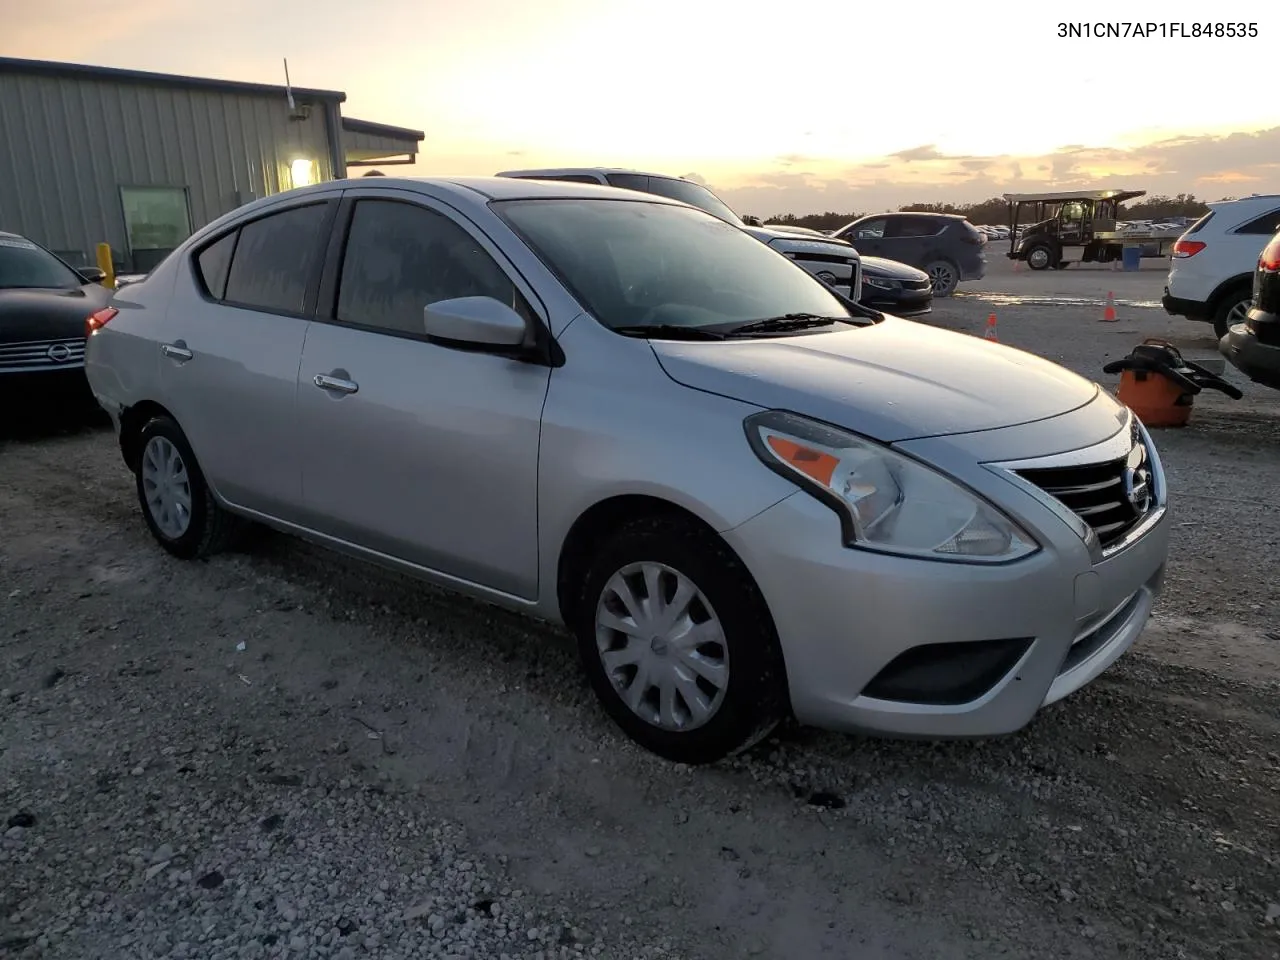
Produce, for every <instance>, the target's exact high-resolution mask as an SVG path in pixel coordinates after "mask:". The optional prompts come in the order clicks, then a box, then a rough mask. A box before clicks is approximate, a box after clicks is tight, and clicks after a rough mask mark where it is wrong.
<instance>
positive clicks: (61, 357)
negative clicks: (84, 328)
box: [45, 343, 71, 363]
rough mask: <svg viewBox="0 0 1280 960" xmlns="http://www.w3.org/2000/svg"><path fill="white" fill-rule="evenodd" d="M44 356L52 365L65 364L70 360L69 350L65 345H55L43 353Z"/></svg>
mask: <svg viewBox="0 0 1280 960" xmlns="http://www.w3.org/2000/svg"><path fill="white" fill-rule="evenodd" d="M45 356H47V357H48V358H49V359H50V360H52V361H53V362H54V363H65V362H66V361H67V360H70V359H71V348H70V347H68V346H67V345H66V344H65V343H55V344H54V345H53V346H51V347H50V348H49V349H48V350H46V351H45Z"/></svg>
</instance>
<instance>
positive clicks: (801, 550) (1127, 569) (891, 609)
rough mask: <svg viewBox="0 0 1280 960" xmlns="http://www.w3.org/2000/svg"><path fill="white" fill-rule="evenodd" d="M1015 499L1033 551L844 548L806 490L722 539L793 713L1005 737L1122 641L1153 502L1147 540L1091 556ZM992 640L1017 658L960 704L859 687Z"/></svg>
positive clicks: (843, 724) (1157, 553)
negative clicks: (907, 665)
mask: <svg viewBox="0 0 1280 960" xmlns="http://www.w3.org/2000/svg"><path fill="white" fill-rule="evenodd" d="M1157 463H1158V461H1157ZM1157 469H1158V467H1157ZM1163 483H1164V481H1163V475H1161V480H1160V485H1161V488H1162V489H1163ZM1019 496H1020V495H1019V494H1014V495H1013V498H1012V499H1011V500H1008V501H1006V504H1007V503H1017V505H1018V506H1017V510H1016V511H1015V512H1014V515H1015V516H1016V517H1017V519H1018V520H1019V522H1020V523H1022V524H1023V525H1024V526H1027V527H1028V528H1029V529H1030V531H1031V532H1032V533H1033V534H1034V535H1035V537H1036V539H1037V540H1038V541H1039V542H1040V543H1041V545H1042V549H1041V550H1040V551H1039V552H1037V553H1036V554H1033V555H1032V556H1030V557H1027V558H1025V559H1023V560H1021V561H1017V562H1014V563H1010V564H1006V565H999V566H997V565H979V564H959V563H945V562H937V561H929V560H915V559H907V558H901V557H895V556H889V555H885V554H877V553H872V552H870V551H865V550H859V549H851V548H847V547H844V546H843V545H842V543H841V541H840V536H839V523H838V520H837V517H836V516H835V514H834V513H833V512H832V510H831V509H830V508H829V507H827V506H826V505H824V504H822V503H820V502H819V501H818V500H816V499H815V498H813V497H812V496H810V495H809V494H808V493H805V492H803V491H798V492H797V493H795V494H794V495H792V496H790V497H788V498H787V499H785V500H783V501H782V502H781V503H778V504H776V505H775V506H773V507H771V508H770V509H768V510H766V511H764V512H763V513H761V514H759V515H758V516H756V517H754V518H753V519H752V520H750V521H748V522H747V523H745V524H743V525H741V526H740V527H737V528H735V529H734V530H731V531H729V532H728V533H727V534H725V536H726V538H727V540H728V541H729V543H730V545H731V546H732V547H733V548H734V549H735V550H736V551H737V552H738V554H739V556H741V557H742V559H743V561H744V562H745V563H746V564H747V566H748V568H749V569H751V571H752V573H753V575H754V576H755V578H756V580H757V583H758V584H759V586H760V589H761V591H762V592H763V594H764V596H765V599H766V601H767V603H768V605H769V608H770V610H771V611H772V614H773V617H774V622H775V626H776V627H777V630H778V635H779V639H780V641H781V645H782V649H783V655H784V658H785V661H786V667H787V680H788V686H789V691H790V696H791V705H792V709H793V711H794V713H795V715H796V717H797V719H798V720H800V722H802V723H806V724H812V725H814V726H818V727H823V728H826V729H833V730H842V731H847V732H861V733H875V734H885V735H891V736H901V737H924V738H956V737H983V736H996V735H1002V734H1007V733H1012V732H1014V731H1016V730H1018V729H1020V728H1022V727H1023V726H1025V725H1026V724H1027V723H1028V722H1030V720H1031V719H1032V718H1033V717H1034V716H1035V714H1036V712H1037V711H1038V710H1039V709H1040V708H1041V707H1043V706H1045V705H1047V704H1050V703H1053V702H1055V701H1057V700H1059V699H1061V698H1063V697H1065V696H1067V695H1068V694H1070V693H1072V692H1074V691H1076V690H1078V689H1080V688H1081V687H1083V686H1084V685H1086V684H1087V683H1089V682H1090V681H1092V680H1093V679H1094V678H1095V677H1097V676H1098V675H1099V674H1100V673H1102V672H1103V671H1104V670H1106V669H1107V667H1109V666H1110V665H1111V664H1112V663H1113V662H1114V661H1115V660H1116V659H1117V658H1118V657H1120V656H1121V655H1122V654H1123V653H1124V652H1125V651H1126V650H1127V649H1129V647H1130V646H1132V644H1133V643H1134V641H1135V640H1136V639H1137V638H1138V636H1139V634H1140V633H1141V632H1142V630H1143V628H1144V627H1145V625H1146V623H1147V620H1148V618H1149V616H1150V614H1151V610H1152V606H1153V604H1154V602H1155V600H1156V598H1157V596H1158V595H1159V593H1160V590H1161V587H1162V585H1163V581H1164V572H1165V559H1166V556H1167V552H1168V512H1167V505H1166V504H1165V502H1164V501H1163V498H1162V500H1161V503H1160V506H1159V507H1158V509H1157V510H1155V511H1153V513H1152V514H1151V522H1150V523H1149V525H1148V526H1147V527H1146V532H1145V533H1144V534H1143V535H1142V536H1141V537H1139V538H1138V539H1136V541H1135V542H1133V543H1131V544H1130V545H1129V546H1127V547H1126V548H1124V549H1122V550H1118V551H1117V552H1114V553H1111V554H1110V555H1108V556H1105V557H1100V556H1099V555H1098V554H1097V553H1096V552H1095V551H1094V550H1093V549H1091V548H1090V547H1089V546H1088V545H1087V544H1086V542H1085V540H1083V539H1082V538H1081V537H1080V536H1079V534H1078V533H1077V532H1076V531H1075V530H1073V529H1072V528H1071V527H1070V526H1068V524H1067V523H1066V522H1064V521H1063V520H1062V519H1060V518H1059V516H1058V515H1056V514H1055V513H1053V512H1051V511H1050V510H1048V509H1043V508H1042V509H1043V512H1042V513H1040V514H1038V515H1037V513H1036V509H1035V507H1032V506H1029V505H1028V503H1025V502H1022V501H1020V500H1019V499H1018V498H1019ZM1028 520H1033V521H1035V522H1030V523H1029V522H1028ZM1002 642H1007V644H1008V645H1009V649H1010V650H1011V651H1012V652H1013V654H1014V659H1012V660H1009V661H1007V662H1006V663H1005V664H1004V665H1003V666H1001V665H999V664H997V667H998V670H997V671H996V672H995V673H994V674H993V673H991V672H990V671H988V674H987V677H986V679H985V680H984V681H983V682H982V684H981V686H980V687H979V688H978V689H976V690H974V691H973V695H972V696H967V695H966V698H965V699H960V700H957V699H956V698H954V697H953V698H950V699H945V698H943V699H944V701H945V702H939V698H936V697H931V698H926V697H921V698H918V699H915V700H913V699H911V698H909V697H905V696H895V697H892V698H886V697H884V696H882V695H879V693H877V695H875V696H872V695H869V694H868V692H867V691H868V689H869V688H870V689H873V690H875V691H879V690H882V689H884V686H883V678H884V677H885V675H886V673H888V672H890V671H892V670H894V669H896V667H895V665H896V664H900V663H903V662H904V661H905V659H909V657H910V656H911V655H914V653H915V652H916V651H919V650H920V649H921V648H922V647H925V646H926V645H935V644H943V645H947V646H948V647H949V649H951V650H952V651H956V650H959V651H960V653H959V657H960V659H958V660H953V661H951V662H952V664H957V663H958V664H960V665H961V669H965V667H964V666H963V665H964V657H965V656H966V654H967V653H968V651H969V650H972V651H974V654H973V656H974V657H977V656H978V655H979V654H978V651H979V650H980V649H981V648H982V647H983V646H989V645H991V644H993V643H995V644H999V643H1002ZM965 644H972V645H973V646H972V647H964V648H963V649H962V645H965ZM908 651H912V654H908ZM935 666H936V665H935ZM944 668H945V667H944ZM935 675H936V674H935Z"/></svg>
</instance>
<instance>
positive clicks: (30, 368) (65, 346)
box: [0, 338, 84, 373]
mask: <svg viewBox="0 0 1280 960" xmlns="http://www.w3.org/2000/svg"><path fill="white" fill-rule="evenodd" d="M83 365H84V339H83V338H76V339H74V340H29V341H27V342H26V343H0V372H4V373H38V372H43V371H46V370H62V369H73V368H75V367H79V366H83Z"/></svg>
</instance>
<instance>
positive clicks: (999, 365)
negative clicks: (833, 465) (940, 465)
mask: <svg viewBox="0 0 1280 960" xmlns="http://www.w3.org/2000/svg"><path fill="white" fill-rule="evenodd" d="M650 342H651V344H652V346H653V350H654V352H655V353H656V354H657V357H658V362H659V363H661V365H662V367H663V369H664V370H665V371H666V373H667V375H668V376H669V377H671V379H672V380H674V381H676V382H677V383H679V384H683V385H684V386H686V387H691V388H693V389H695V390H703V391H707V392H709V393H716V394H720V395H721V396H726V397H731V398H733V399H735V400H740V401H742V402H745V403H751V404H755V405H757V406H759V407H764V408H768V409H780V410H791V411H793V412H795V413H800V414H804V415H807V416H810V417H815V418H817V419H819V420H825V421H826V422H828V423H832V424H836V425H839V426H842V427H846V428H847V429H850V430H854V431H856V432H858V433H860V434H862V435H864V436H868V437H871V438H872V439H875V440H879V441H881V442H883V443H896V442H900V441H903V440H914V439H919V438H921V437H933V436H944V435H947V434H954V433H970V432H975V431H979V430H993V429H997V428H1000V427H1011V426H1015V425H1018V424H1022V423H1029V422H1032V421H1036V420H1043V419H1047V418H1049V417H1055V416H1059V415H1061V414H1064V413H1068V412H1070V411H1072V410H1075V409H1077V408H1079V407H1082V406H1084V405H1085V404H1087V403H1089V402H1090V401H1092V400H1093V399H1094V398H1095V397H1096V396H1097V393H1098V390H1099V389H1100V388H1099V387H1098V386H1097V384H1095V383H1092V382H1090V381H1089V380H1086V379H1084V378H1083V377H1080V376H1077V375H1076V374H1074V373H1072V372H1070V371H1069V370H1066V369H1064V368H1062V367H1060V366H1058V365H1057V364H1054V363H1050V362H1049V361H1047V360H1042V359H1041V358H1039V357H1037V356H1034V355H1032V354H1030V353H1025V352H1023V351H1021V350H1015V349H1013V348H1011V347H1006V346H1003V345H1001V344H999V343H992V342H989V341H987V340H981V339H978V338H977V337H972V336H969V335H967V334H961V333H952V332H950V331H946V330H937V329H933V328H931V327H923V326H921V325H920V324H917V323H912V322H910V321H908V320H899V319H897V318H895V317H886V318H885V319H884V320H883V321H881V322H880V323H877V324H875V325H873V326H868V327H860V328H853V327H851V328H849V329H848V330H842V331H840V332H835V333H819V334H809V335H798V336H789V337H771V338H767V339H765V338H760V339H755V340H729V341H712V342H706V343H701V342H684V341H658V340H654V341H650Z"/></svg>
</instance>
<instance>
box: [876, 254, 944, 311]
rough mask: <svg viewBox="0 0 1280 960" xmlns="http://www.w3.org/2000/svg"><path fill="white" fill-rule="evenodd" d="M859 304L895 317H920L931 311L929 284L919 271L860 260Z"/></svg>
mask: <svg viewBox="0 0 1280 960" xmlns="http://www.w3.org/2000/svg"><path fill="white" fill-rule="evenodd" d="M859 302H860V303H862V304H863V305H864V306H868V307H870V308H871V309H872V310H879V311H881V312H882V313H888V314H892V315H893V316H895V317H922V316H924V315H925V314H927V313H930V312H931V311H932V310H933V285H932V284H931V283H930V281H929V275H928V274H927V273H925V272H924V271H923V270H917V269H916V268H915V267H909V266H907V265H906V264H905V263H899V262H898V261H896V260H885V259H884V258H882V257H863V258H862V296H861V297H860V298H859Z"/></svg>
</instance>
